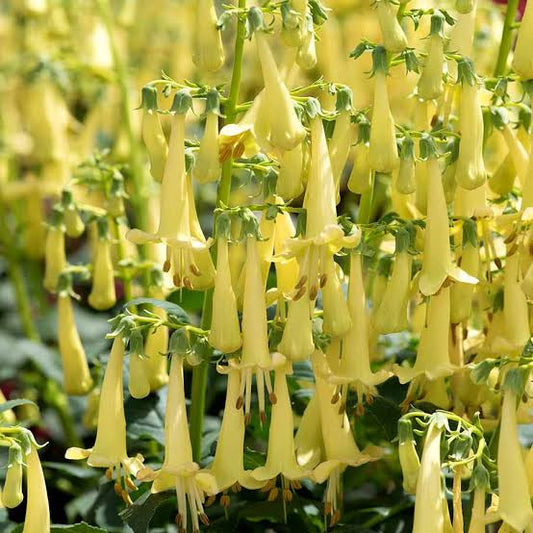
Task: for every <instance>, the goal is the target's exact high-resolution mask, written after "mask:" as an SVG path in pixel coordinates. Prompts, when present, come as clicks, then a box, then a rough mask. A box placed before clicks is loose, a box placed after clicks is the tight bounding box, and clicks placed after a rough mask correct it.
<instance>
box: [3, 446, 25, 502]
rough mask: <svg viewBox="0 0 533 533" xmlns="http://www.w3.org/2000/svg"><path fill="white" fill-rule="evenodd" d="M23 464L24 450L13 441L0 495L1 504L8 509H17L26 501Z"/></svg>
mask: <svg viewBox="0 0 533 533" xmlns="http://www.w3.org/2000/svg"><path fill="white" fill-rule="evenodd" d="M22 463H23V454H22V448H21V447H20V445H19V444H18V443H17V442H16V441H13V442H12V443H11V446H10V447H9V459H8V465H7V473H6V479H5V481H4V488H3V490H2V491H1V494H0V502H1V504H2V505H4V506H5V507H7V508H8V509H13V508H14V507H17V506H18V505H20V503H21V502H22V500H23V499H24V494H23V493H22Z"/></svg>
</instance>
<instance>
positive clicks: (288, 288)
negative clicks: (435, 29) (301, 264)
mask: <svg viewBox="0 0 533 533" xmlns="http://www.w3.org/2000/svg"><path fill="white" fill-rule="evenodd" d="M294 234H295V228H294V224H293V222H292V219H291V215H290V214H289V213H287V212H286V211H284V212H283V213H278V215H277V216H276V226H275V229H274V253H275V254H276V255H282V254H283V252H284V251H285V249H286V246H287V244H288V243H289V241H290V239H292V238H294ZM274 267H275V269H276V285H277V288H278V291H279V292H280V293H281V294H283V295H288V294H289V293H291V292H292V290H293V288H294V286H295V285H296V283H297V282H298V262H297V261H296V259H295V258H294V257H291V258H289V259H285V258H283V257H280V258H279V259H277V260H276V261H275V262H274Z"/></svg>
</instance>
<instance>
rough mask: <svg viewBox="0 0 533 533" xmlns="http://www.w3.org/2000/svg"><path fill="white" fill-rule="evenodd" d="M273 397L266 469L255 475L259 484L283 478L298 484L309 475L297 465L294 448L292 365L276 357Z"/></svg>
mask: <svg viewBox="0 0 533 533" xmlns="http://www.w3.org/2000/svg"><path fill="white" fill-rule="evenodd" d="M273 364H274V375H275V379H274V395H275V397H276V403H275V404H274V405H273V406H272V415H271V420H270V430H269V435H268V449H267V459H266V464H265V466H260V467H258V468H256V469H255V470H253V471H252V473H251V475H252V477H253V478H254V479H256V480H257V481H263V482H266V481H270V480H274V479H276V478H277V476H278V475H281V476H282V477H283V478H286V479H287V480H289V481H297V480H299V479H301V478H303V477H306V476H307V475H308V472H307V471H306V470H305V469H303V468H302V467H301V466H300V465H299V464H298V463H297V461H296V453H295V448H294V434H293V433H294V424H293V414H292V407H291V399H290V396H289V389H288V387H287V374H292V365H291V363H290V362H288V361H287V360H286V358H285V357H284V356H283V355H281V354H274V363H273Z"/></svg>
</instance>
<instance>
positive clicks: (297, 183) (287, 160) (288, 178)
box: [276, 143, 304, 200]
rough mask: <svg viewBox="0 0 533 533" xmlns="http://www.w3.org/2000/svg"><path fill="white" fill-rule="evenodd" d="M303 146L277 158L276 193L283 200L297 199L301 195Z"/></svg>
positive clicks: (285, 152) (302, 188)
mask: <svg viewBox="0 0 533 533" xmlns="http://www.w3.org/2000/svg"><path fill="white" fill-rule="evenodd" d="M303 160H304V154H303V144H302V143H300V144H298V145H297V146H296V148H293V149H292V150H286V151H284V152H283V153H282V154H281V156H280V158H279V174H278V180H277V182H276V193H277V194H279V195H280V196H281V197H282V198H283V199H284V200H290V199H292V198H297V197H298V196H300V194H302V191H303V190H304V187H303V164H304V161H303Z"/></svg>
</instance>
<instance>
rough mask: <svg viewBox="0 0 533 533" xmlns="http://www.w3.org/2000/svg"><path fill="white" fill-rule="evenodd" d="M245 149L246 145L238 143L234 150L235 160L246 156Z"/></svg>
mask: <svg viewBox="0 0 533 533" xmlns="http://www.w3.org/2000/svg"><path fill="white" fill-rule="evenodd" d="M245 149H246V147H245V146H244V143H242V142H241V141H238V142H237V144H236V145H235V147H234V148H233V159H239V158H241V157H242V154H244V150H245Z"/></svg>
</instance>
